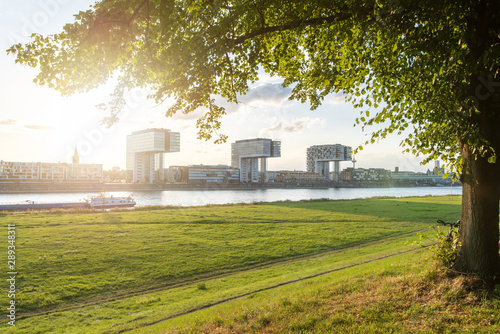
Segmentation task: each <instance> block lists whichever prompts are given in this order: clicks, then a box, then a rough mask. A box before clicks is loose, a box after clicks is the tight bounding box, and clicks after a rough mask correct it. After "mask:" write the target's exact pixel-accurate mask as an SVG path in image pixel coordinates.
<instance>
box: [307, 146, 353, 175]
mask: <svg viewBox="0 0 500 334" xmlns="http://www.w3.org/2000/svg"><path fill="white" fill-rule="evenodd" d="M330 161H333V162H334V174H335V175H336V176H337V177H338V176H340V162H341V161H351V147H350V146H344V145H340V144H334V145H314V146H311V147H309V148H307V171H308V172H309V173H318V174H322V175H324V176H325V178H327V179H329V175H330Z"/></svg>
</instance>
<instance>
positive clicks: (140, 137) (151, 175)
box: [127, 128, 181, 183]
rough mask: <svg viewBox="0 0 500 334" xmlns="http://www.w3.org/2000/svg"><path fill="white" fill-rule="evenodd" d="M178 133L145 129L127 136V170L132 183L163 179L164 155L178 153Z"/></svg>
mask: <svg viewBox="0 0 500 334" xmlns="http://www.w3.org/2000/svg"><path fill="white" fill-rule="evenodd" d="M180 138H181V136H180V133H179V132H171V131H170V130H167V129H156V128H154V129H146V130H141V131H135V132H132V133H131V134H130V135H128V136H127V170H129V171H132V172H133V181H134V182H149V183H152V182H155V181H156V180H157V178H158V179H162V178H163V173H159V172H158V171H163V169H164V168H165V166H164V156H165V155H164V153H171V152H179V151H180V146H181V145H180Z"/></svg>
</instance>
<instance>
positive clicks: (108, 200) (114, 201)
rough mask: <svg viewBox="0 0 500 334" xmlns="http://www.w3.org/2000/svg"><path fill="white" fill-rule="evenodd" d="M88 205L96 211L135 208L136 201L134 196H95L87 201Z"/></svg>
mask: <svg viewBox="0 0 500 334" xmlns="http://www.w3.org/2000/svg"><path fill="white" fill-rule="evenodd" d="M86 201H87V205H89V206H90V207H91V208H95V209H108V208H116V207H125V208H126V207H132V206H135V204H136V203H135V200H134V199H133V198H132V196H128V197H113V196H111V197H105V196H95V197H91V198H89V199H86Z"/></svg>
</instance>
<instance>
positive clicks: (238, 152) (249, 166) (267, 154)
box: [231, 138, 281, 182]
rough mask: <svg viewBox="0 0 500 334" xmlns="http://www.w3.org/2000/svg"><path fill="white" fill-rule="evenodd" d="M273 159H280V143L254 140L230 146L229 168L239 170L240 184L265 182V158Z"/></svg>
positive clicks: (242, 141) (266, 178) (261, 139)
mask: <svg viewBox="0 0 500 334" xmlns="http://www.w3.org/2000/svg"><path fill="white" fill-rule="evenodd" d="M273 157H281V142H280V141H276V140H271V139H266V138H255V139H244V140H237V141H236V142H234V143H232V144H231V166H232V167H234V168H238V169H239V170H240V181H241V182H267V181H268V176H267V158H273ZM259 160H260V175H259Z"/></svg>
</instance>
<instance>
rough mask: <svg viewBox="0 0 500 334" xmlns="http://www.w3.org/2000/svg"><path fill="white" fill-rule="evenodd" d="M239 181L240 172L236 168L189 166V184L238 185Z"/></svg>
mask: <svg viewBox="0 0 500 334" xmlns="http://www.w3.org/2000/svg"><path fill="white" fill-rule="evenodd" d="M239 181H240V170H239V169H238V168H234V167H231V166H226V165H192V166H189V172H188V182H189V183H197V184H206V183H238V182H239Z"/></svg>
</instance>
